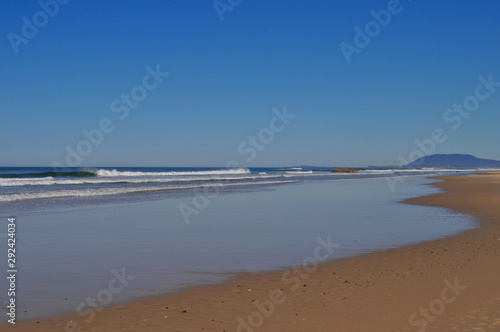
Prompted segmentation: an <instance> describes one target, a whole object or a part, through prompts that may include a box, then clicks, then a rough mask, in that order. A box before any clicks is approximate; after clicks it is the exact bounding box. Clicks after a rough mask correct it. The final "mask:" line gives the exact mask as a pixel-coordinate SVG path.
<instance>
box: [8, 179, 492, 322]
mask: <svg viewBox="0 0 500 332" xmlns="http://www.w3.org/2000/svg"><path fill="white" fill-rule="evenodd" d="M435 178H436V179H446V180H447V181H445V182H437V183H433V184H432V186H434V187H438V188H442V189H444V190H445V192H442V193H437V194H432V195H430V196H423V197H419V198H411V199H409V200H406V201H404V203H408V204H418V205H428V206H436V207H445V208H450V209H453V210H455V211H457V212H459V213H464V214H469V215H474V216H476V217H477V218H478V221H479V223H480V227H479V228H476V229H473V230H468V231H466V232H463V233H460V234H458V235H454V236H451V237H447V238H444V239H440V240H436V241H429V242H424V243H420V244H416V245H409V246H405V247H401V248H396V249H390V250H386V251H377V252H373V253H368V254H364V255H361V256H356V257H351V258H344V259H339V260H334V261H330V262H325V263H322V264H319V265H318V266H317V267H315V265H314V264H312V265H311V264H309V266H308V265H307V264H306V265H304V266H301V267H300V269H298V270H296V271H294V272H291V270H287V271H288V272H290V273H289V274H288V279H286V280H288V281H289V282H288V283H287V282H286V281H285V282H284V280H285V279H283V275H284V273H286V272H287V271H277V272H269V273H244V274H242V275H241V276H239V277H237V278H236V279H231V280H229V281H226V282H224V283H221V284H216V285H205V286H199V287H195V288H189V289H186V290H183V291H181V292H179V293H172V294H166V295H158V296H154V297H149V298H144V299H140V300H136V301H133V302H127V303H116V304H114V305H113V306H111V307H106V308H105V309H104V310H103V311H102V312H99V313H97V314H96V316H95V319H94V320H93V321H92V322H90V324H85V323H84V319H85V318H86V317H80V316H78V315H76V314H67V315H62V316H56V317H49V318H41V319H39V320H37V321H38V322H39V323H37V322H30V321H27V322H20V323H18V324H16V326H12V325H10V324H8V325H0V326H1V327H2V329H4V328H7V329H8V330H16V331H64V330H65V327H66V324H67V323H68V322H71V321H73V322H76V323H77V325H78V326H79V327H81V328H82V331H124V330H125V331H165V330H167V331H187V330H189V331H191V330H193V331H194V330H202V328H203V330H204V331H223V330H226V331H235V330H238V326H240V329H239V330H240V331H251V330H256V331H257V330H259V331H276V330H281V329H283V328H285V327H284V326H286V328H285V329H286V330H290V331H292V330H293V331H308V330H311V331H322V330H332V329H331V327H332V326H335V330H353V331H405V330H406V331H412V330H414V331H417V330H419V329H420V330H422V329H421V328H422V326H423V325H422V324H423V322H426V321H427V322H428V324H429V326H428V328H427V329H439V330H443V329H447V328H448V329H450V328H451V327H456V328H457V329H466V328H469V327H470V326H474V327H476V328H479V330H478V331H480V329H481V328H483V327H484V329H485V331H486V330H488V329H491V328H493V327H496V328H498V329H500V319H499V317H497V316H498V315H497V316H495V312H498V308H499V307H500V286H498V285H497V284H498V282H497V279H498V275H499V274H498V273H499V271H500V263H499V262H498V254H499V253H500V250H499V248H500V241H498V239H500V232H499V230H500V224H499V223H498V220H497V219H496V216H498V215H499V210H500V207H497V206H500V204H498V203H499V202H500V190H499V189H498V188H499V187H500V173H484V174H479V175H477V174H474V175H465V176H450V177H435ZM495 181H496V183H495ZM465 189H467V190H468V191H467V193H469V195H467V193H466V192H464V190H465ZM471 193H472V195H471ZM495 204H496V205H495ZM325 250H326V249H325V246H323V251H321V255H319V252H318V256H315V255H314V253H313V252H312V251H311V257H313V258H316V261H317V263H321V261H320V258H321V257H324V255H325V253H326V251H325ZM292 277H294V278H295V279H293V278H292ZM291 280H294V282H291ZM449 284H451V285H452V286H451V289H450V287H449ZM453 285H454V286H453ZM296 286H297V287H296ZM447 287H448V289H450V290H449V291H447V295H446V296H445V297H444V298H443V300H440V299H441V298H442V294H444V293H445V292H444V289H446V288H447ZM464 287H466V288H464ZM249 289H250V291H249ZM453 291H454V293H451V292H453ZM453 294H454V295H453ZM453 297H454V298H453ZM452 298H453V301H451V300H452ZM252 300H254V302H252ZM488 301H490V302H491V303H489V302H488ZM441 304H443V305H441ZM425 306H430V309H429V310H430V311H429V310H428V311H427V313H426V314H421V313H420V311H419V310H420V308H421V307H425ZM167 307H168V309H167ZM183 311H185V312H183ZM440 311H442V312H440ZM434 312H437V313H439V314H433V313H434ZM414 313H417V315H416V316H415V315H414ZM249 315H250V317H251V318H250V319H248V317H249ZM412 315H414V316H413V319H411V322H410V317H411V316H412ZM470 317H473V318H470ZM432 318H433V319H432ZM475 318H477V319H475ZM252 319H253V320H252ZM419 324H420V325H421V326H418V325H419ZM471 324H472V325H471ZM481 324H483V325H481ZM9 325H10V326H9ZM9 327H10V329H9ZM68 327H70V328H68V329H66V330H67V331H73V330H74V331H78V329H75V328H71V325H68ZM422 331H423V330H422Z"/></svg>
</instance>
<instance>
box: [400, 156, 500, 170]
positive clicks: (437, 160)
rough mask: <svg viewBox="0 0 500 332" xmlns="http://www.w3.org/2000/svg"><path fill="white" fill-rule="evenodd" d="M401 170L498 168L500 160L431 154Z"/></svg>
mask: <svg viewBox="0 0 500 332" xmlns="http://www.w3.org/2000/svg"><path fill="white" fill-rule="evenodd" d="M402 167H403V168H410V167H412V168H413V167H416V168H418V167H460V168H465V167H472V168H478V167H492V168H497V167H498V168H500V160H493V159H481V158H477V157H475V156H473V155H470V154H433V155H428V156H425V157H422V158H418V159H417V160H415V161H413V162H411V163H409V164H407V165H404V166H402Z"/></svg>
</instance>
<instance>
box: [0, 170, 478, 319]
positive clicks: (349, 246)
mask: <svg viewBox="0 0 500 332" xmlns="http://www.w3.org/2000/svg"><path fill="white" fill-rule="evenodd" d="M331 170H332V168H322V167H306V166H298V167H281V168H277V167H276V168H238V169H223V168H109V167H99V168H80V169H68V170H65V171H63V172H59V171H58V172H55V171H54V170H52V169H51V168H6V167H3V168H0V204H1V211H0V220H2V223H1V224H0V227H3V228H5V229H0V252H4V253H7V241H6V239H7V218H8V217H16V223H17V225H16V250H17V251H16V263H17V268H18V276H19V278H18V293H17V301H18V303H19V308H18V309H19V310H18V313H19V319H21V320H23V319H34V318H36V317H43V316H49V315H55V314H60V313H67V312H79V310H83V309H82V308H84V307H82V304H83V306H84V305H85V303H86V302H85V301H86V299H87V298H89V297H92V296H95V295H96V294H99V292H100V291H101V290H102V289H106V287H107V285H108V283H109V280H110V279H111V278H113V276H114V275H116V272H117V271H126V273H127V274H129V275H130V276H133V278H131V279H130V282H129V284H128V285H127V287H126V288H125V289H124V290H123V291H121V292H120V293H119V294H114V296H113V303H115V302H121V301H129V300H133V299H135V298H140V297H144V296H151V295H156V294H164V293H169V292H175V291H179V290H181V289H183V288H186V287H193V286H197V285H201V284H209V283H214V282H220V281H223V280H226V279H228V278H231V277H233V276H235V275H236V274H238V273H241V272H260V271H273V270H282V269H287V268H290V267H291V266H294V265H297V264H300V263H301V262H302V261H303V260H304V259H305V258H307V257H309V256H311V255H312V252H313V250H314V248H315V247H316V246H317V245H318V238H321V239H323V240H324V241H326V239H331V241H332V242H335V243H336V244H337V245H338V246H337V248H336V250H335V251H334V252H333V253H332V254H331V255H330V257H329V258H328V259H339V258H344V257H351V256H355V255H360V254H363V253H367V252H372V251H377V250H387V249H390V248H395V247H400V246H404V245H408V244H413V243H419V242H422V241H428V240H433V239H437V238H442V237H446V236H450V235H453V234H456V233H459V232H462V231H464V230H468V229H472V228H474V227H476V223H475V220H474V218H473V217H470V216H465V215H459V214H457V213H454V212H452V211H448V210H447V209H441V208H434V207H425V206H415V205H407V204H401V203H400V202H401V201H402V200H404V199H406V198H410V197H416V196H422V195H427V194H431V193H435V192H438V190H437V189H435V188H433V187H430V186H428V185H427V184H429V183H432V182H433V181H435V180H429V179H428V178H427V176H429V175H445V174H448V175H450V174H466V173H470V172H473V171H474V172H475V171H476V170H465V169H407V170H398V169H388V168H387V169H373V168H372V169H368V168H358V171H359V172H358V173H345V174H343V173H331ZM391 184H392V186H391ZM4 221H5V222H4ZM1 225H3V226H1ZM0 269H2V270H3V271H7V266H6V260H2V261H0ZM113 271H114V272H113ZM7 286H8V285H7V280H6V278H2V279H0V289H7ZM2 307H3V309H2V310H6V309H5V306H2ZM4 316H5V315H4Z"/></svg>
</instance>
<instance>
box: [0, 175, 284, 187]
mask: <svg viewBox="0 0 500 332" xmlns="http://www.w3.org/2000/svg"><path fill="white" fill-rule="evenodd" d="M151 174H153V175H155V176H154V177H148V176H132V177H126V176H121V177H118V176H114V177H104V176H103V177H95V178H78V179H62V178H52V177H46V178H31V179H0V187H17V186H50V185H78V184H114V183H133V184H138V183H170V182H195V181H229V180H256V179H269V178H277V177H280V176H281V175H279V174H275V175H269V174H267V173H264V174H255V175H251V176H248V175H245V174H248V173H242V174H241V175H239V174H235V175H228V176H203V177H202V176H198V177H158V176H157V173H151Z"/></svg>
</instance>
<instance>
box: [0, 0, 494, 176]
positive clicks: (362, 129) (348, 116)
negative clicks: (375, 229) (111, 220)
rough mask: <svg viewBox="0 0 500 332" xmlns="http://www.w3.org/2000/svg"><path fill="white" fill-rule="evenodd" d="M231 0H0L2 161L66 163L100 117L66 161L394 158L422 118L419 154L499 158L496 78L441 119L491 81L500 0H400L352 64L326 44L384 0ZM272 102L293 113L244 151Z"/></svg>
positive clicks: (335, 44)
mask: <svg viewBox="0 0 500 332" xmlns="http://www.w3.org/2000/svg"><path fill="white" fill-rule="evenodd" d="M61 1H62V0H61ZM42 2H43V0H42ZM47 2H48V3H49V4H50V3H53V1H47ZM62 2H64V1H62ZM238 2H239V1H238V0H232V3H233V4H236V6H231V9H232V11H225V12H224V13H223V14H222V16H223V18H224V20H223V21H221V20H220V17H219V15H218V13H217V11H216V9H215V8H214V5H213V3H212V1H185V0H182V1H181V0H178V1H159V0H158V1H129V0H120V1H118V0H114V1H113V0H107V1H81V0H80V1H78V0H72V1H70V2H68V3H67V4H61V5H59V8H58V12H57V13H54V11H55V10H56V9H55V7H54V5H53V4H52V5H48V7H47V8H48V9H47V10H48V11H52V16H53V17H51V16H50V15H46V14H40V13H38V12H40V11H41V10H42V7H40V5H39V4H38V3H37V1H23V0H16V1H2V2H1V4H0V16H1V17H0V26H1V33H0V35H1V44H0V59H1V66H2V70H1V76H2V79H1V80H0V89H1V96H2V98H1V99H0V124H1V130H0V142H1V143H0V144H1V145H0V165H2V166H49V165H51V164H52V163H53V162H54V161H58V162H60V163H61V164H63V165H64V164H65V158H66V157H67V153H68V152H67V150H66V148H67V147H68V146H69V147H70V148H72V149H76V148H77V145H78V144H79V143H80V142H82V141H83V140H85V139H86V138H85V136H84V135H83V134H82V130H84V129H85V130H89V131H90V130H92V129H95V128H99V123H100V121H101V120H102V119H104V118H108V119H110V121H111V122H112V125H113V126H114V127H113V128H114V130H113V131H112V132H111V133H109V134H103V139H102V142H101V143H100V144H98V145H97V146H95V145H92V146H91V149H92V151H91V153H89V154H88V155H87V156H81V159H82V160H81V161H80V163H79V164H80V166H225V165H226V163H227V161H228V160H232V159H234V160H236V161H238V162H239V163H240V164H241V165H245V166H280V165H298V164H305V165H330V166H366V165H374V164H375V165H396V164H399V159H398V157H399V156H404V157H405V158H408V157H409V155H410V153H412V151H414V150H415V149H419V148H418V147H417V146H416V144H415V142H414V141H415V140H416V139H419V140H423V139H426V138H431V137H432V136H431V132H432V130H433V129H435V128H442V129H443V130H444V131H445V133H446V135H447V136H448V138H447V140H446V141H445V142H444V143H437V144H436V148H435V149H434V150H433V152H436V153H471V154H474V155H476V156H478V157H482V158H492V159H500V149H499V148H498V146H499V144H498V143H499V142H500V130H499V126H500V87H494V88H493V89H496V90H495V91H493V92H491V93H490V94H489V96H488V98H484V99H485V100H481V101H480V104H479V106H478V109H477V110H476V111H474V112H469V113H467V114H468V115H470V116H469V117H468V118H463V117H462V120H463V121H462V122H461V123H460V125H459V126H458V128H457V129H453V128H452V126H453V125H457V123H458V120H454V121H452V120H449V122H446V121H445V120H444V119H443V114H445V112H446V110H447V109H449V108H450V107H452V106H453V104H454V103H457V104H462V103H463V102H464V99H465V98H467V97H469V96H474V94H475V90H476V87H477V86H478V84H480V82H479V81H478V76H480V75H482V76H484V77H485V78H488V76H489V75H492V79H493V81H498V82H500V56H499V55H500V33H499V32H500V21H499V20H498V13H499V12H500V4H499V3H498V2H496V1H472V0H471V1H451V0H446V1H439V2H435V1H428V0H427V1H424V0H418V1H415V0H413V1H409V0H402V1H401V2H400V5H399V7H394V8H397V10H396V9H394V10H395V11H399V12H398V13H393V14H391V21H390V22H389V23H388V24H384V25H386V26H385V27H383V26H381V25H380V24H379V25H378V26H379V27H380V29H379V30H380V31H376V30H372V31H371V34H372V35H373V37H369V38H370V39H371V41H370V43H369V44H368V45H367V46H366V47H364V48H358V51H359V52H358V53H353V54H351V62H350V63H348V62H347V61H346V58H345V57H344V54H343V52H342V50H341V47H340V44H341V43H342V42H344V43H347V44H351V45H353V46H355V44H354V38H355V35H356V32H355V30H354V28H355V27H359V28H360V29H361V30H365V28H366V26H367V24H368V27H371V28H373V29H376V27H377V26H376V24H375V25H374V24H373V23H372V24H370V22H371V21H373V20H374V17H373V16H372V15H371V14H370V11H372V10H374V11H376V12H379V11H380V10H387V8H388V4H389V3H390V2H391V1H386V0H383V1H330V0H323V1H285V0H280V1H260V0H259V1H256V0H254V1H251V0H243V1H242V2H241V3H240V4H237V3H238ZM220 3H226V4H227V3H228V0H221V1H220ZM392 5H393V6H395V5H394V4H392ZM389 6H390V5H389ZM221 8H222V7H221ZM391 8H392V7H391ZM37 13H38V14H37ZM44 15H45V16H44ZM23 17H25V18H26V19H27V21H28V22H29V24H32V23H33V22H34V20H37V22H38V24H39V25H40V27H39V28H38V33H37V34H36V35H34V36H32V35H29V34H30V33H31V34H33V31H30V29H29V27H25V28H24V30H25V31H24V33H27V34H28V37H29V38H25V36H24V35H23V25H25V24H26V21H23V20H22V19H23ZM44 20H45V21H44ZM35 27H36V26H35ZM10 33H13V34H15V35H17V36H18V37H19V38H25V39H24V42H20V41H19V40H20V39H15V38H14V37H12V36H13V35H12V34H10ZM9 36H10V37H9ZM13 38H14V39H13ZM16 38H17V37H16ZM12 40H15V42H13V41H12ZM13 45H14V46H13ZM363 46H364V45H363ZM16 48H17V51H18V52H17V53H16V51H15V49H16ZM157 65H159V67H160V69H161V71H163V72H168V73H169V76H168V77H165V78H162V79H163V81H162V82H161V83H159V84H158V86H157V87H156V88H155V89H153V90H152V91H148V92H147V97H146V98H145V99H144V100H143V101H141V102H140V103H138V105H137V107H136V108H135V109H130V114H129V115H128V116H127V117H126V118H125V119H123V120H121V119H120V115H123V113H120V112H118V113H115V112H113V111H112V108H111V104H112V103H113V101H115V100H116V99H117V98H118V99H119V98H120V96H121V95H122V94H130V93H131V90H132V89H133V88H135V87H137V86H141V85H142V82H143V78H144V77H145V76H146V75H147V74H148V72H147V70H146V69H145V68H146V67H147V66H150V67H151V68H152V69H155V67H156V66H157ZM148 83H149V84H150V85H152V84H153V83H155V81H153V80H148ZM139 90H140V88H139ZM139 90H137V89H136V92H137V91H139ZM142 91H144V90H142ZM139 92H140V91H139ZM139 92H137V93H139ZM481 92H482V93H483V95H484V93H485V92H488V90H487V89H486V88H484V87H483V88H482V90H481ZM471 100H472V102H473V99H470V98H469V101H471ZM476 100H477V99H476ZM119 102H120V103H119V104H118V105H115V106H124V105H125V104H124V103H123V102H121V101H119ZM284 106H286V108H287V110H288V113H292V114H296V115H297V116H296V117H295V118H294V119H292V120H290V123H289V125H288V126H286V127H285V128H284V129H283V130H282V131H280V132H276V133H274V139H273V140H272V141H271V142H267V143H266V144H263V146H264V149H263V150H262V151H257V154H256V156H255V158H254V159H253V160H251V161H248V158H247V157H248V155H242V154H240V153H239V152H238V146H240V144H242V143H244V142H245V141H247V140H248V136H256V135H257V134H258V133H259V132H260V131H261V130H263V129H264V131H265V128H268V127H269V122H270V121H271V119H272V118H273V117H274V116H275V115H274V113H273V112H272V110H273V109H274V108H277V109H279V110H281V109H282V108H283V107H284ZM448 116H449V117H451V116H455V117H456V116H459V115H458V113H450V114H448ZM460 116H461V115H460ZM266 132H267V133H268V132H269V130H267V131H266ZM83 144H85V143H83ZM82 146H83V145H82ZM82 146H81V147H82ZM249 146H250V145H244V146H243V147H244V148H245V149H246V148H249ZM83 147H84V146H83ZM82 151H83V150H82Z"/></svg>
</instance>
